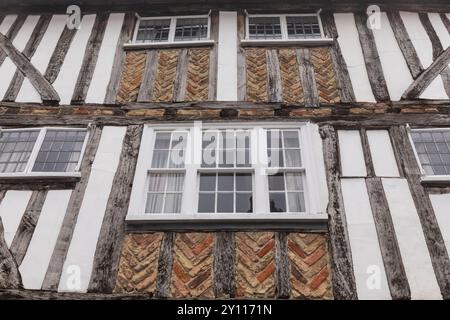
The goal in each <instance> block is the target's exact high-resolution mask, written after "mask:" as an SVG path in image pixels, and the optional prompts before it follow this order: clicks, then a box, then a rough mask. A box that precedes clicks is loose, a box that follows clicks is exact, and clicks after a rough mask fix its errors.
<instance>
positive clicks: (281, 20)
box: [247, 13, 324, 40]
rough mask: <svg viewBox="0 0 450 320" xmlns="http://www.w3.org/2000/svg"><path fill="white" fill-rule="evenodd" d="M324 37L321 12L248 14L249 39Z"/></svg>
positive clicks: (306, 38) (309, 38)
mask: <svg viewBox="0 0 450 320" xmlns="http://www.w3.org/2000/svg"><path fill="white" fill-rule="evenodd" d="M322 38H324V34H323V30H322V24H321V21H320V17H319V14H318V13H317V14H285V15H248V19H247V39H248V40H311V39H322Z"/></svg>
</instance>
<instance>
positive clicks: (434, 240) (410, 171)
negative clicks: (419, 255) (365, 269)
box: [390, 126, 450, 300]
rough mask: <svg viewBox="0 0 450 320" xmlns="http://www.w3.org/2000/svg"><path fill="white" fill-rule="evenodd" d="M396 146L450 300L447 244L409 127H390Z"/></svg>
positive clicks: (435, 266) (437, 272)
mask: <svg viewBox="0 0 450 320" xmlns="http://www.w3.org/2000/svg"><path fill="white" fill-rule="evenodd" d="M390 134H391V139H392V142H393V147H394V148H396V149H397V150H399V151H400V152H402V155H403V156H402V166H403V167H404V168H405V170H404V172H405V176H406V179H407V180H408V184H409V189H410V191H411V195H412V197H413V200H414V204H415V206H416V210H417V213H418V215H419V219H420V222H421V225H422V229H423V233H424V236H425V241H426V243H427V247H428V252H429V254H430V258H431V263H432V265H433V269H434V273H435V276H436V279H437V282H438V285H439V287H440V289H441V294H442V297H443V298H444V299H446V300H448V299H450V260H449V256H448V252H447V249H446V247H445V242H444V239H443V237H442V234H441V231H440V229H439V224H438V222H437V219H436V216H435V214H434V209H433V205H432V203H431V200H430V197H429V195H428V194H427V192H426V191H425V189H424V187H423V186H422V184H421V176H422V175H421V172H420V169H419V165H418V164H417V160H416V157H415V154H414V151H413V149H412V146H411V142H410V140H409V139H408V132H407V129H406V128H405V126H393V127H391V128H390Z"/></svg>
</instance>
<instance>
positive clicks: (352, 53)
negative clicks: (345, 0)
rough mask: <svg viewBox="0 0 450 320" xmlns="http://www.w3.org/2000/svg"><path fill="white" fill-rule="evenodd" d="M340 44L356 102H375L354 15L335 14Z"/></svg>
mask: <svg viewBox="0 0 450 320" xmlns="http://www.w3.org/2000/svg"><path fill="white" fill-rule="evenodd" d="M334 20H335V22H336V28H337V32H338V42H339V46H340V47H341V51H342V55H343V56H344V60H345V63H346V64H347V68H348V73H349V75H350V80H351V82H352V86H353V91H354V93H355V98H356V101H366V102H375V97H374V96H373V93H372V87H371V86H370V82H369V78H368V76H367V70H366V64H365V62H364V56H363V53H362V49H361V44H360V42H359V36H358V30H357V29H356V25H355V17H354V16H353V13H335V14H334Z"/></svg>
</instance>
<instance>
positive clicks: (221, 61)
mask: <svg viewBox="0 0 450 320" xmlns="http://www.w3.org/2000/svg"><path fill="white" fill-rule="evenodd" d="M217 50H218V56H217V60H218V63H217V100H218V101H237V50H238V48H237V12H231V11H220V12H219V44H218V49H217Z"/></svg>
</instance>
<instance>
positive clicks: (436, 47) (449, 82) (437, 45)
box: [419, 13, 450, 97]
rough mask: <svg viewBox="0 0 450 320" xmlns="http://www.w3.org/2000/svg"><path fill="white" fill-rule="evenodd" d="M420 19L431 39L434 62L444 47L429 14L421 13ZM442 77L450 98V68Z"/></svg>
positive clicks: (446, 68)
mask: <svg viewBox="0 0 450 320" xmlns="http://www.w3.org/2000/svg"><path fill="white" fill-rule="evenodd" d="M419 18H420V21H421V22H422V25H423V27H424V28H425V31H426V32H427V35H428V38H430V41H431V45H432V48H433V60H436V59H437V58H438V57H439V55H440V54H441V53H442V51H444V47H443V46H442V43H441V40H440V39H439V36H438V35H437V33H436V30H434V27H433V25H432V24H431V21H430V18H429V17H428V14H426V13H419ZM449 36H450V35H449ZM441 77H442V82H443V84H444V89H445V92H446V93H447V96H448V97H450V68H449V67H448V66H447V67H445V68H444V69H443V70H442V71H441Z"/></svg>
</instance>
